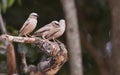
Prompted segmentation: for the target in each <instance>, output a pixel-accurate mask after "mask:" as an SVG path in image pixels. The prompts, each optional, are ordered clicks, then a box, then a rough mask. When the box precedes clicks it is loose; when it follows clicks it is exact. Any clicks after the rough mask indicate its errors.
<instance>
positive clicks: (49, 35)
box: [33, 19, 66, 40]
mask: <svg viewBox="0 0 120 75" xmlns="http://www.w3.org/2000/svg"><path fill="white" fill-rule="evenodd" d="M65 27H66V26H65V20H64V19H61V20H60V21H59V22H58V21H52V22H51V23H49V24H47V25H45V26H43V27H41V28H40V29H38V30H37V31H36V32H34V33H33V36H36V37H42V38H43V39H48V40H51V39H53V40H54V39H56V38H58V37H60V36H61V35H62V34H63V33H64V31H65Z"/></svg>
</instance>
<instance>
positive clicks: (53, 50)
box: [1, 35, 67, 75]
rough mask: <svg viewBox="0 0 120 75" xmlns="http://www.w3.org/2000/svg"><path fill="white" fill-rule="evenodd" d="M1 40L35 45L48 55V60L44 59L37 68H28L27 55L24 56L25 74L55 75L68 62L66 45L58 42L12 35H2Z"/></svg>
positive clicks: (31, 66)
mask: <svg viewBox="0 0 120 75" xmlns="http://www.w3.org/2000/svg"><path fill="white" fill-rule="evenodd" d="M1 38H2V39H3V40H7V41H12V42H20V43H32V44H35V45H36V46H37V47H39V48H40V50H42V51H43V52H44V53H45V54H46V58H44V59H42V61H41V62H40V63H39V64H38V65H37V67H36V66H35V65H30V66H27V63H26V58H25V54H22V64H23V65H24V68H23V69H24V71H25V72H29V73H35V74H36V73H37V75H44V74H45V75H54V74H56V73H57V72H58V71H59V69H60V68H61V67H62V66H63V64H64V63H65V62H66V61H67V49H66V48H65V46H64V44H63V43H61V42H60V41H58V40H55V41H54V42H51V41H49V40H47V39H46V40H45V39H41V38H37V37H30V38H29V37H17V36H10V35H2V36H1ZM41 73H42V74H41Z"/></svg>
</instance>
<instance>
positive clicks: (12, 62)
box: [6, 43, 17, 75]
mask: <svg viewBox="0 0 120 75" xmlns="http://www.w3.org/2000/svg"><path fill="white" fill-rule="evenodd" d="M6 53H7V68H8V69H7V71H8V75H12V74H15V73H17V68H16V58H15V52H14V46H13V45H12V44H11V43H10V44H9V45H8V46H7V52H6Z"/></svg>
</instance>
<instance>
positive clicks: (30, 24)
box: [19, 13, 38, 36]
mask: <svg viewBox="0 0 120 75" xmlns="http://www.w3.org/2000/svg"><path fill="white" fill-rule="evenodd" d="M37 17H38V14H37V13H31V14H30V15H29V17H28V19H27V20H26V21H25V23H24V24H23V26H22V28H21V29H20V31H19V36H27V35H29V33H31V32H32V31H33V30H34V29H35V27H36V25H37Z"/></svg>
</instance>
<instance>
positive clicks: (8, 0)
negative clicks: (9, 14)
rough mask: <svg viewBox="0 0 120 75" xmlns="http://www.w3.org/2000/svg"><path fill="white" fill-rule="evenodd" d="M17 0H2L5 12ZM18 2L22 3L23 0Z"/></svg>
mask: <svg viewBox="0 0 120 75" xmlns="http://www.w3.org/2000/svg"><path fill="white" fill-rule="evenodd" d="M15 1H16V0H0V8H1V9H2V11H3V12H4V13H5V12H6V10H7V9H8V8H10V7H11V6H12V5H13V4H14V3H15ZM17 2H18V4H19V5H21V4H22V1H21V0H17Z"/></svg>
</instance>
